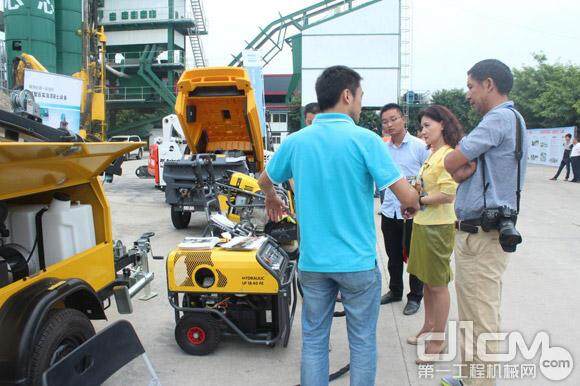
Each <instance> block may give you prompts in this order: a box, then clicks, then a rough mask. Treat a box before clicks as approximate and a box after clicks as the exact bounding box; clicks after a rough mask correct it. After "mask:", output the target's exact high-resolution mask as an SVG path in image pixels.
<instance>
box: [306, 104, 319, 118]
mask: <svg viewBox="0 0 580 386" xmlns="http://www.w3.org/2000/svg"><path fill="white" fill-rule="evenodd" d="M319 112H320V107H319V106H318V103H316V102H312V103H309V104H307V105H306V106H304V117H306V114H308V113H310V114H318V113H319Z"/></svg>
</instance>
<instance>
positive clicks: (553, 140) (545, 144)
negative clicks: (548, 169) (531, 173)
mask: <svg viewBox="0 0 580 386" xmlns="http://www.w3.org/2000/svg"><path fill="white" fill-rule="evenodd" d="M527 134H528V146H529V147H528V162H529V163H531V164H539V165H548V166H558V165H560V162H561V161H562V155H563V154H564V136H565V135H566V134H571V135H572V137H574V127H556V128H549V129H528V131H527Z"/></svg>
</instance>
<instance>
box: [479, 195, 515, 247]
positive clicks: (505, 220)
mask: <svg viewBox="0 0 580 386" xmlns="http://www.w3.org/2000/svg"><path fill="white" fill-rule="evenodd" d="M517 220H518V213H517V212H516V211H515V210H513V209H511V208H509V207H507V206H500V207H499V208H491V209H490V208H486V209H484V211H483V214H482V215H481V229H483V231H484V232H489V231H491V230H494V229H497V230H498V231H499V244H500V245H501V247H502V249H503V250H504V251H505V252H515V251H516V246H517V245H518V244H521V242H522V235H521V234H520V232H518V230H517V229H516V222H517Z"/></svg>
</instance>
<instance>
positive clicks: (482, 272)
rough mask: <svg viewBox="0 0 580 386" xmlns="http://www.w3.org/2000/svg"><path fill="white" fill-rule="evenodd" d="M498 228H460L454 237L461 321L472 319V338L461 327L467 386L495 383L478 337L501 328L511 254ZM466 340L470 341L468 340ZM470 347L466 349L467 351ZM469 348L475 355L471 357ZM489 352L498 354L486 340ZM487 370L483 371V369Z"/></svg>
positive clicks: (463, 363) (491, 364)
mask: <svg viewBox="0 0 580 386" xmlns="http://www.w3.org/2000/svg"><path fill="white" fill-rule="evenodd" d="M498 237H499V235H498V231H491V232H483V231H482V230H481V228H479V233H475V234H471V233H467V232H462V231H457V234H456V236H455V274H456V276H455V289H456V291H457V304H458V308H459V320H460V321H473V341H472V340H471V337H469V336H467V338H466V335H465V330H464V329H460V335H459V337H460V340H459V342H460V350H461V351H460V352H461V355H462V369H461V370H462V371H461V372H462V376H463V377H468V378H463V379H462V380H463V382H464V384H466V385H495V380H494V379H493V378H495V377H497V375H495V376H494V374H493V371H490V370H492V369H490V368H493V363H489V362H485V363H484V362H483V361H482V360H481V359H480V358H478V356H477V349H476V347H475V345H476V343H477V337H478V336H479V334H481V333H486V332H499V331H500V322H501V316H500V306H501V287H502V281H501V277H502V275H503V273H504V271H505V269H506V267H507V263H508V254H507V253H505V252H504V251H503V250H502V249H501V246H500V245H499V241H498ZM466 339H467V340H466ZM466 349H467V350H468V352H466V351H465V350H466ZM469 350H470V351H471V353H472V355H473V360H472V361H467V360H466V355H467V359H469ZM487 353H488V354H492V353H499V343H498V342H497V341H488V342H487ZM483 368H484V369H485V373H484V374H482V372H481V370H482V369H483Z"/></svg>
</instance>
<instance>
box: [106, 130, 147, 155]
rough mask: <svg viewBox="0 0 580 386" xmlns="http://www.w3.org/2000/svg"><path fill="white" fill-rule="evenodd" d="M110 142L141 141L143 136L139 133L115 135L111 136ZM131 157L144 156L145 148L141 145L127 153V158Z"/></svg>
mask: <svg viewBox="0 0 580 386" xmlns="http://www.w3.org/2000/svg"><path fill="white" fill-rule="evenodd" d="M109 142H141V137H139V136H138V135H115V136H114V137H111V138H109ZM131 157H135V159H141V158H143V148H142V147H140V148H138V149H135V150H131V152H129V153H127V154H125V158H126V159H131Z"/></svg>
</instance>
